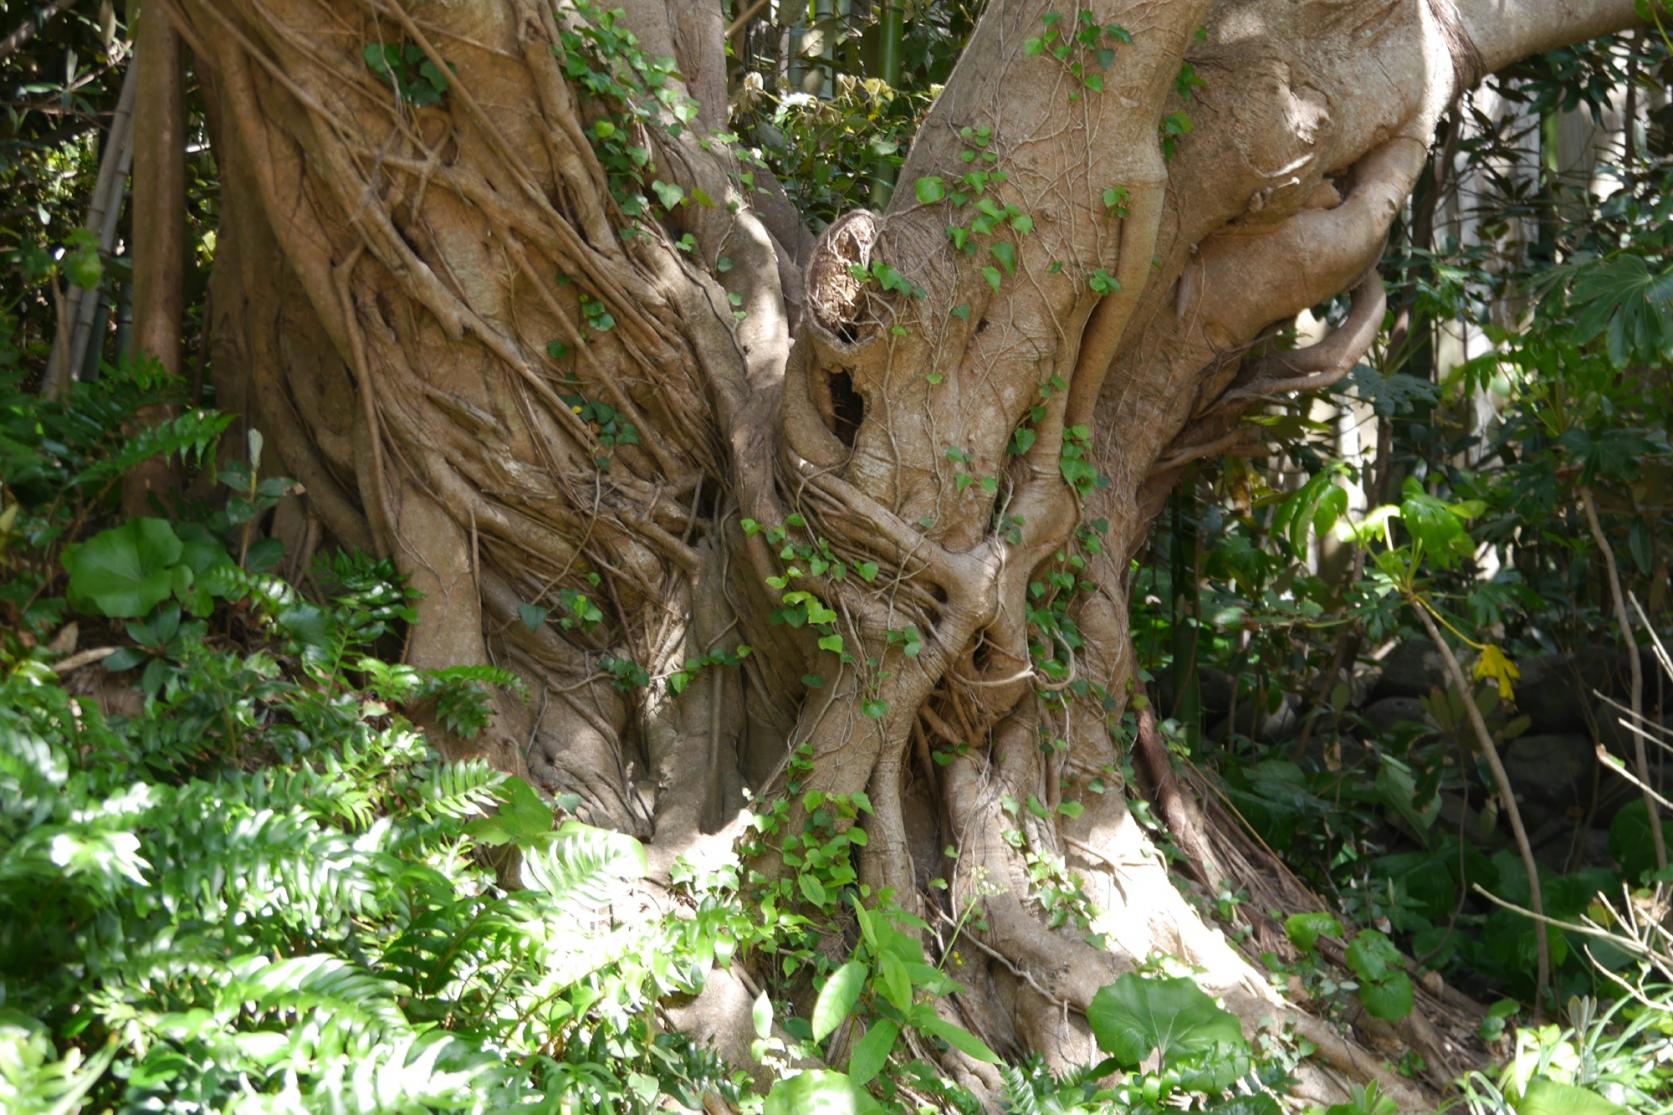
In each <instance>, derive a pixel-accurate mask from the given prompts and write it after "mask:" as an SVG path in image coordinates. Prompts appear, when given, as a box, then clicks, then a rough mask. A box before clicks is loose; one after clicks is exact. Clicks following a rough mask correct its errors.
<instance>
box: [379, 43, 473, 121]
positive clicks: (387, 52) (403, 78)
mask: <svg viewBox="0 0 1673 1115" xmlns="http://www.w3.org/2000/svg"><path fill="white" fill-rule="evenodd" d="M361 57H363V58H364V59H365V60H366V68H367V69H368V70H371V71H372V73H374V74H376V75H377V76H378V78H379V79H381V80H382V81H383V82H385V83H386V84H388V85H389V86H390V87H391V88H392V89H394V90H395V95H396V96H398V97H400V98H401V100H403V101H405V102H406V103H407V104H410V105H412V106H413V107H414V108H430V107H432V106H434V105H439V104H441V103H442V101H443V99H445V98H446V96H447V88H448V72H444V71H443V70H442V68H441V67H440V66H437V65H436V64H435V63H434V62H432V61H431V60H430V58H429V56H427V55H426V54H425V53H424V50H423V48H422V47H420V46H419V45H418V44H417V43H402V44H400V45H396V44H394V43H368V44H366V49H365V50H363V51H362V52H361ZM452 69H453V65H452V64H451V63H449V64H448V71H451V70H452Z"/></svg>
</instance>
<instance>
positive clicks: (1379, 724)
mask: <svg viewBox="0 0 1673 1115" xmlns="http://www.w3.org/2000/svg"><path fill="white" fill-rule="evenodd" d="M1359 715H1361V716H1363V717H1364V718H1365V722H1366V723H1367V724H1368V725H1370V727H1371V730H1372V731H1373V732H1375V733H1376V734H1377V735H1379V736H1384V735H1390V734H1392V733H1393V732H1394V730H1395V728H1397V727H1398V726H1400V725H1401V724H1420V725H1426V726H1428V727H1430V728H1433V727H1434V726H1435V722H1434V720H1432V719H1431V718H1430V716H1429V711H1428V710H1427V709H1426V708H1424V707H1423V701H1422V700H1421V699H1420V698H1418V697H1384V698H1382V699H1381V700H1376V701H1372V702H1371V703H1370V704H1368V705H1366V706H1365V707H1364V708H1362V709H1360V710H1359Z"/></svg>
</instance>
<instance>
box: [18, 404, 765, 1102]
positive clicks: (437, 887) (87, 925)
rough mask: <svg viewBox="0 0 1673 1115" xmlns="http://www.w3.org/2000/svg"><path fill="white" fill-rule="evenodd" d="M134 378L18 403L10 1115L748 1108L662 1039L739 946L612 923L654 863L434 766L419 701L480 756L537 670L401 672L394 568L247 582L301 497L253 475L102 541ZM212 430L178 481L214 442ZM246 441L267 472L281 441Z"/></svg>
mask: <svg viewBox="0 0 1673 1115" xmlns="http://www.w3.org/2000/svg"><path fill="white" fill-rule="evenodd" d="M141 387H142V385H141V384H139V382H138V380H137V379H135V378H133V377H129V378H123V377H112V378H111V379H110V380H109V381H108V382H104V383H102V384H100V385H98V386H97V387H93V388H88V389H86V390H83V391H78V393H77V394H76V395H75V396H74V397H73V398H72V401H71V403H70V405H68V406H67V407H57V406H52V405H47V404H41V403H38V402H36V401H34V400H32V399H28V398H27V397H25V396H21V395H9V396H5V397H4V398H3V402H4V404H5V405H4V407H3V408H0V418H3V424H0V431H3V433H4V436H5V438H6V440H5V442H4V443H3V444H4V450H5V451H6V452H7V453H10V454H13V455H14V456H15V459H20V460H21V459H28V458H29V455H30V453H31V451H34V452H35V454H36V456H35V458H34V460H33V467H32V468H30V469H28V470H24V471H22V472H21V473H20V474H19V481H20V482H19V483H17V484H15V485H13V486H10V487H8V489H7V491H6V493H5V494H6V495H7V497H8V498H9V499H10V500H12V501H15V502H9V503H8V504H7V505H6V511H7V515H8V519H7V523H8V530H7V545H6V549H5V550H4V553H3V556H4V560H5V561H6V562H7V563H8V568H9V571H10V572H11V574H12V580H11V581H10V583H9V584H8V589H7V591H8V595H7V596H6V597H5V606H6V607H8V608H11V609H13V610H14V614H15V615H20V616H21V617H22V618H23V620H24V623H23V625H22V626H20V627H19V628H18V629H17V630H15V631H13V632H11V633H9V634H8V635H7V636H6V637H5V638H4V640H0V1001H4V1003H5V1004H6V1009H5V1010H4V1011H3V1012H0V1102H3V1103H4V1105H5V1106H6V1109H7V1110H9V1111H11V1110H16V1111H32V1112H33V1111H39V1112H48V1111H55V1112H56V1111H73V1110H75V1109H77V1108H78V1107H79V1106H81V1105H88V1106H91V1107H94V1108H97V1109H107V1108H108V1109H120V1110H128V1109H138V1108H166V1109H183V1108H186V1107H195V1108H202V1109H208V1110H234V1109H236V1110H258V1109H259V1110H269V1109H285V1110H292V1109H307V1110H311V1109H316V1108H318V1109H326V1108H329V1109H333V1110H360V1111H373V1110H377V1111H384V1110H416V1109H446V1110H460V1111H487V1110H497V1109H503V1108H508V1107H516V1106H534V1107H538V1108H541V1109H548V1110H549V1109H554V1108H557V1107H560V1106H564V1105H567V1106H570V1107H573V1108H578V1109H585V1110H605V1109H609V1110H622V1111H630V1110H648V1109H650V1108H651V1107H652V1106H654V1104H655V1103H656V1102H657V1101H658V1099H659V1097H673V1098H676V1099H681V1100H683V1102H685V1103H686V1104H687V1105H688V1106H690V1105H691V1104H692V1103H693V1102H694V1101H693V1099H692V1097H693V1096H694V1095H695V1094H697V1092H700V1091H702V1090H719V1091H720V1092H721V1093H722V1094H726V1095H735V1094H736V1084H735V1083H734V1082H733V1081H732V1080H730V1079H729V1078H728V1077H727V1076H726V1073H725V1070H722V1069H720V1068H719V1067H718V1066H717V1065H715V1064H714V1062H713V1061H712V1059H708V1058H706V1057H704V1056H702V1055H699V1054H696V1053H694V1052H692V1051H689V1050H687V1049H685V1048H684V1047H683V1045H682V1044H681V1042H680V1040H679V1039H678V1038H677V1037H675V1036H671V1035H662V1034H657V1033H654V1032H653V1031H652V1030H651V1029H650V1028H649V1026H648V1025H647V1014H648V1011H649V1008H650V1006H651V1004H653V1003H654V1002H655V1000H656V999H657V998H659V997H660V996H663V995H666V994H670V993H673V992H675V991H681V992H685V993H690V992H691V991H694V990H695V989H696V988H697V987H698V986H700V984H701V981H702V979H703V975H704V973H705V972H706V971H707V969H708V966H709V964H712V963H713V960H714V958H715V955H716V948H717V944H716V942H717V940H718V936H719V934H720V932H721V930H722V929H723V928H727V927H726V926H725V924H724V923H723V922H722V921H721V920H718V919H715V918H714V917H712V916H711V917H710V918H709V919H708V920H707V921H706V922H700V920H693V921H689V922H688V921H685V920H683V919H675V918H669V919H666V920H661V919H652V920H649V921H642V922H640V923H637V924H633V925H623V924H620V923H618V922H616V921H615V920H614V919H613V918H612V917H611V915H610V914H609V912H608V907H609V905H610V904H611V903H612V902H615V901H617V899H618V898H619V896H620V894H621V893H622V888H624V887H626V886H631V885H632V884H633V883H634V881H635V880H637V879H639V877H640V876H641V875H643V873H644V871H645V866H646V865H645V857H644V850H643V849H642V848H641V847H640V845H639V844H638V843H637V842H636V841H635V840H633V839H632V838H631V837H628V836H625V835H622V834H619V833H612V832H606V831H602V830H598V829H593V828H589V827H588V826H585V825H582V824H580V823H579V822H577V821H575V820H563V821H562V822H561V823H560V824H558V825H557V826H556V827H555V828H554V811H553V808H552V806H551V805H550V804H548V803H546V802H544V801H543V800H542V799H541V798H540V796H539V795H538V794H537V793H536V792H535V791H534V790H533V789H532V788H531V787H529V786H528V785H526V784H524V783H522V782H520V781H517V780H514V779H511V780H508V779H506V778H505V777H504V776H503V775H501V774H499V773H497V772H495V771H492V770H490V769H489V768H488V767H487V766H486V765H485V764H483V763H482V762H480V761H472V762H465V763H454V762H446V761H443V760H442V759H441V758H440V757H439V756H438V755H437V754H436V753H435V752H434V751H432V750H431V748H430V747H429V746H428V745H427V744H426V743H425V741H424V738H423V736H422V735H420V734H419V733H418V732H417V731H416V730H414V728H413V727H412V725H411V724H410V723H409V722H408V721H406V720H405V719H403V718H402V717H401V716H400V715H399V712H398V710H400V709H402V708H409V707H410V708H416V707H419V706H426V707H433V709H434V710H435V715H436V718H437V720H439V721H440V722H441V723H443V724H444V725H446V726H447V727H448V728H449V729H450V730H452V731H454V732H457V733H459V734H462V735H467V736H468V735H471V734H474V733H475V732H477V731H480V730H482V729H483V728H484V727H486V725H487V723H488V722H489V721H490V719H491V717H492V715H493V707H494V706H493V701H492V690H493V689H496V688H505V687H508V686H512V685H514V684H515V679H513V678H512V676H511V675H509V674H507V673H505V672H504V671H501V670H497V669H492V668H486V667H459V668H454V669H449V670H440V671H420V670H415V669H413V668H411V667H408V666H404V665H400V664H396V663H390V662H387V661H384V660H383V659H382V658H381V657H379V653H378V648H379V645H380V644H381V643H382V642H383V641H384V640H385V638H386V636H392V635H393V636H398V635H399V634H400V632H401V629H402V628H403V627H404V625H405V624H406V623H408V622H410V620H411V617H412V611H411V604H410V600H409V598H408V596H407V594H406V593H405V592H404V591H403V590H402V589H401V588H400V586H399V585H398V583H396V582H395V580H394V578H393V574H392V571H391V569H390V568H389V566H388V565H387V564H385V563H379V562H373V561H368V560H366V559H362V558H353V557H349V556H344V555H333V556H331V557H329V558H327V559H323V560H321V561H320V562H319V564H318V565H316V568H315V571H314V576H313V577H312V578H311V583H312V584H313V585H314V586H317V590H318V594H317V595H313V596H305V595H304V594H303V593H302V592H301V591H300V590H299V589H297V588H296V587H295V586H292V585H289V584H287V583H285V582H284V581H282V580H280V579H278V578H276V577H273V576H271V575H268V574H265V573H258V572H252V571H251V569H250V568H247V567H246V566H244V565H240V564H239V562H238V561H237V560H235V559H234V557H233V553H232V549H231V544H232V543H234V542H235V541H238V540H240V539H241V540H243V541H244V542H249V536H248V534H247V533H246V532H245V530H244V526H245V524H247V523H248V522H249V521H250V516H251V515H252V514H253V513H254V512H255V511H257V510H259V509H260V508H261V507H262V506H263V505H267V506H270V505H271V502H272V501H273V500H274V499H276V498H277V496H278V495H279V494H280V493H282V492H283V491H285V490H288V487H289V483H288V481H287V482H280V483H278V484H274V485H268V484H267V481H264V480H257V479H256V478H255V475H256V474H255V470H254V469H250V468H245V467H243V466H236V465H234V466H229V467H228V468H226V469H224V470H222V472H221V473H220V476H219V478H220V479H222V480H223V481H225V482H226V483H227V485H228V487H229V488H230V492H229V494H228V498H227V500H226V501H225V503H224V504H223V505H222V506H221V507H220V508H219V509H215V510H211V511H206V512H204V513H203V514H201V515H200V516H199V517H198V518H196V519H177V520H176V521H174V522H173V523H170V522H167V521H164V520H162V519H157V518H150V517H142V518H138V519H132V520H128V521H126V522H123V523H118V524H117V525H114V526H110V527H106V528H104V529H102V530H94V529H93V527H92V526H91V525H90V524H93V523H95V522H96V521H97V520H98V519H99V518H100V517H101V516H102V515H103V514H104V508H105V500H106V498H107V496H108V491H109V488H110V484H109V483H107V482H104V481H102V480H101V482H99V483H83V482H81V480H80V478H81V477H83V476H86V475H88V474H89V473H95V474H96V475H98V476H101V477H104V476H108V477H109V478H110V480H113V481H114V480H117V479H120V470H119V469H116V468H113V467H111V466H109V465H108V463H107V462H110V461H111V460H113V459H116V458H117V457H119V455H120V454H121V453H122V452H123V448H122V441H121V431H122V430H123V429H124V428H125V427H126V426H127V424H128V423H129V422H131V421H132V420H133V417H134V414H135V412H136V411H137V409H138V407H139V406H140V405H143V404H144V403H145V402H146V401H148V399H147V393H146V391H144V390H142V389H141ZM199 417H200V418H201V419H202V427H201V428H202V430H204V431H208V432H206V433H204V434H203V437H204V438H205V439H207V440H203V441H201V442H198V443H196V444H197V451H196V452H195V453H194V454H191V455H189V460H197V459H199V458H201V457H203V456H205V455H206V453H207V450H209V449H210V448H211V447H212V440H213V434H214V433H215V432H218V431H219V430H220V429H222V428H224V426H225V422H224V421H223V420H222V419H220V418H219V417H218V416H214V415H200V416H199ZM152 444H153V445H160V444H162V443H161V442H154V443H152ZM247 448H248V449H249V450H250V455H251V457H252V458H253V459H256V460H259V455H260V439H259V437H251V438H250V439H249V440H248V445H247ZM177 451H178V450H177V449H168V450H164V449H160V448H159V449H157V450H156V452H157V453H158V454H159V455H160V454H161V453H163V452H169V453H174V452H177ZM78 531H87V532H90V533H89V536H88V537H86V538H85V539H78V538H76V537H75V535H76V533H77V532H78ZM240 549H241V550H242V551H243V552H244V554H245V556H246V558H248V556H249V554H250V553H251V552H253V551H254V550H255V546H254V545H249V546H243V547H240ZM49 558H56V559H61V563H60V561H59V560H49ZM60 570H62V571H61V572H60ZM20 585H21V586H23V588H24V589H25V590H26V592H27V596H24V595H20V594H19V591H18V589H19V586H20ZM199 589H202V590H203V591H202V593H201V595H200V593H199V591H198V590H199ZM60 591H62V592H63V593H65V594H66V595H55V594H56V593H59V592H60ZM72 616H73V617H75V619H76V620H77V621H78V622H79V623H80V624H81V625H82V626H83V627H84V629H96V630H99V631H100V632H101V637H102V638H103V639H104V640H106V641H108V642H109V643H111V644H112V645H113V646H114V648H115V649H114V653H111V654H108V655H107V656H105V657H104V658H103V660H102V664H100V665H95V666H87V667H83V668H84V669H98V670H103V671H105V672H106V673H108V674H109V675H110V677H111V679H112V681H113V682H115V683H116V684H117V686H118V687H120V682H119V680H117V679H120V678H121V677H122V676H124V675H125V674H126V673H127V671H129V670H132V669H134V668H136V667H137V666H139V665H140V664H141V663H144V664H145V669H144V672H143V677H142V678H141V683H140V686H139V693H138V696H139V698H140V702H139V704H138V705H137V706H135V708H134V709H133V710H131V711H129V712H127V713H126V714H125V715H122V716H116V715H109V714H106V713H103V712H101V710H100V707H99V705H98V703H97V702H94V701H90V700H88V699H87V698H86V697H82V698H79V699H78V698H76V697H73V696H72V695H71V694H70V693H68V692H67V691H66V690H65V689H64V688H63V686H62V684H61V681H62V679H61V678H60V675H59V673H58V671H56V670H54V669H53V668H52V665H51V660H52V654H51V652H48V651H46V650H45V649H44V644H45V642H46V640H45V638H44V636H45V634H46V633H47V632H48V631H49V630H50V629H51V628H52V627H54V626H56V625H58V624H60V623H61V622H63V621H64V620H66V619H68V618H69V617H72ZM188 617H190V618H188ZM396 645H398V642H397V644H396ZM495 848H502V849H505V850H507V851H510V852H513V853H514V855H515V861H516V862H517V864H518V865H519V867H518V880H519V883H520V886H518V887H517V888H516V889H511V888H508V887H506V886H504V885H502V883H501V881H500V879H499V878H498V876H497V875H496V874H495V872H494V871H493V870H491V869H490V867H489V866H488V861H489V859H490V858H491V857H490V856H489V854H488V853H489V850H491V849H495ZM704 885H706V884H704ZM693 886H694V893H695V892H696V890H697V886H696V884H695V883H694V884H693ZM730 931H731V930H729V929H728V932H730ZM699 955H703V956H706V957H707V958H708V959H707V961H706V962H702V961H698V960H697V957H698V956H699ZM693 1089H696V1092H694V1091H693Z"/></svg>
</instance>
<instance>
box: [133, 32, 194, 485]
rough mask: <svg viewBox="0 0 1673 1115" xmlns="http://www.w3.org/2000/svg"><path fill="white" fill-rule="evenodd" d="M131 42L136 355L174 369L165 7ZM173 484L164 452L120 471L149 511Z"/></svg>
mask: <svg viewBox="0 0 1673 1115" xmlns="http://www.w3.org/2000/svg"><path fill="white" fill-rule="evenodd" d="M134 50H135V54H134V63H133V64H134V66H135V67H136V69H137V75H138V76H137V78H136V85H137V87H136V89H135V94H134V120H133V130H134V205H133V217H132V219H133V246H134V250H133V258H134V335H133V347H134V355H135V356H136V357H138V358H140V359H144V360H153V361H155V362H156V363H157V365H158V366H159V367H160V368H161V369H162V370H163V371H165V372H167V373H168V374H169V375H173V376H177V375H179V374H180V335H181V325H182V320H183V319H184V317H185V314H186V301H185V253H186V95H185V87H184V82H183V81H182V78H181V61H182V59H181V56H180V35H179V33H178V32H176V31H175V29H174V25H173V24H172V23H171V22H170V21H169V19H168V17H167V15H166V13H163V12H161V11H157V12H148V13H146V14H145V15H143V16H142V17H141V18H140V21H139V34H138V41H137V42H136V44H135V48H134ZM169 417H171V414H170V411H169V409H168V408H167V407H162V406H158V407H150V408H147V409H146V410H145V411H143V412H141V414H140V421H141V422H144V423H146V424H155V423H157V422H161V421H164V420H166V419H168V418H169ZM173 486H174V484H173V472H172V469H171V467H170V465H169V462H168V461H167V460H164V459H153V460H150V461H147V462H145V463H144V464H142V465H140V466H139V467H138V468H136V469H134V470H132V471H131V472H129V473H128V474H127V475H126V476H125V477H123V480H122V507H123V510H124V511H125V512H127V513H128V514H130V515H143V514H147V513H148V512H149V504H150V501H151V497H152V496H153V495H155V494H158V493H160V492H163V491H166V490H167V489H169V488H171V487H173Z"/></svg>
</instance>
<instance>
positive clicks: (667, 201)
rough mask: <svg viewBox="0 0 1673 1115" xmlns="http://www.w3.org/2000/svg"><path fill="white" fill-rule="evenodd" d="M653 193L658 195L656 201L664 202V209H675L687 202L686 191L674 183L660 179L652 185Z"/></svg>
mask: <svg viewBox="0 0 1673 1115" xmlns="http://www.w3.org/2000/svg"><path fill="white" fill-rule="evenodd" d="M651 192H653V193H654V194H656V199H657V200H658V201H660V202H662V207H663V208H664V209H673V208H675V207H676V206H678V205H679V204H680V202H682V201H684V200H685V191H684V190H682V189H680V188H679V187H678V186H676V185H674V184H673V183H672V182H664V181H662V179H660V178H659V179H657V180H656V181H654V182H652V183H651Z"/></svg>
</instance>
